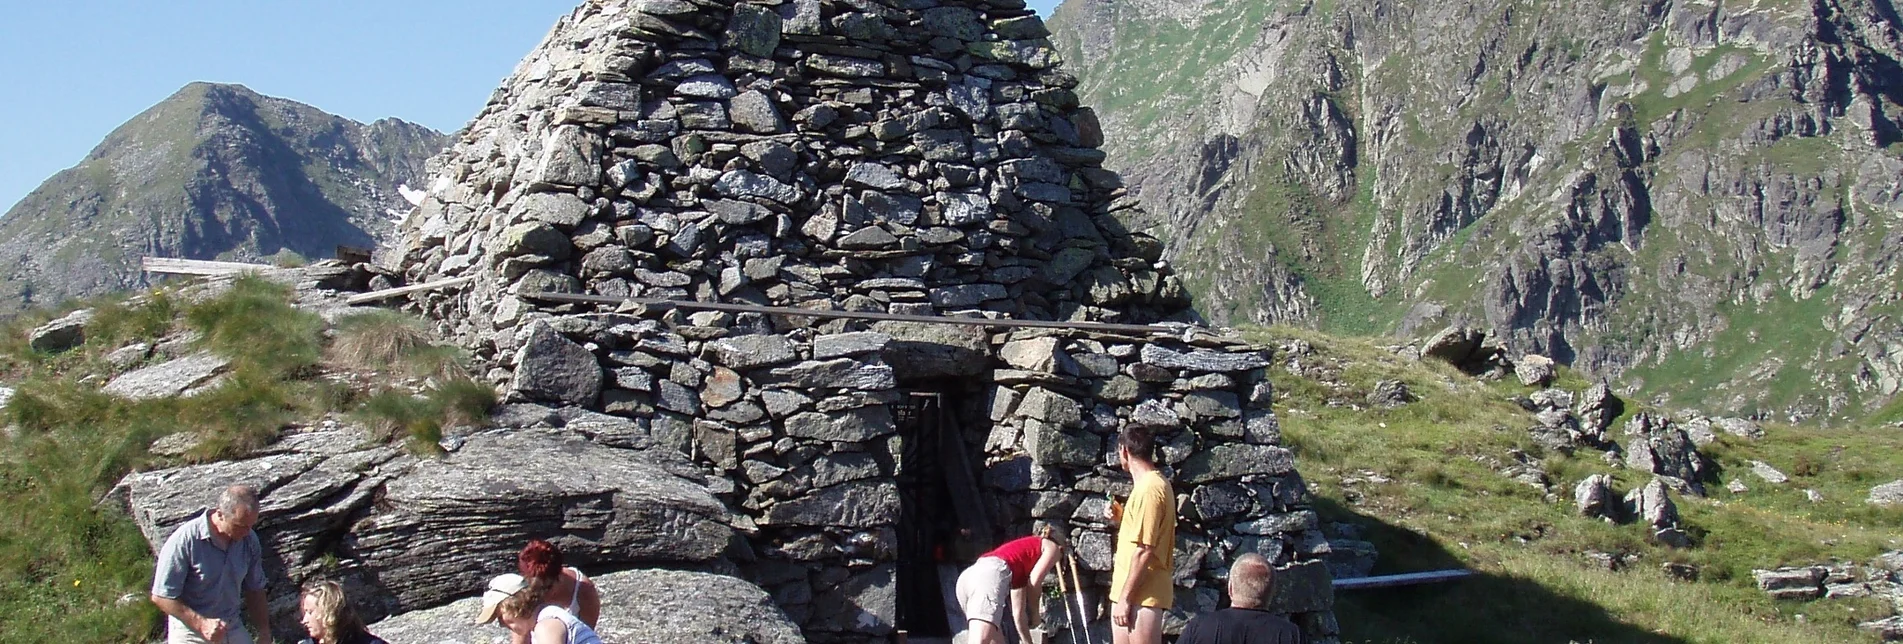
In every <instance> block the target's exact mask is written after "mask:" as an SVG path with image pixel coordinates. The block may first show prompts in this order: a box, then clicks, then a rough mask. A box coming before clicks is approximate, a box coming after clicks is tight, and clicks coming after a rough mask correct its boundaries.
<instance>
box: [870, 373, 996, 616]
mask: <svg viewBox="0 0 1903 644" xmlns="http://www.w3.org/2000/svg"><path fill="white" fill-rule="evenodd" d="M974 393H975V392H973V391H971V390H970V386H969V383H966V382H931V383H919V384H916V385H914V386H912V387H909V388H908V392H907V395H906V398H905V400H904V401H903V402H902V404H901V405H899V406H897V411H898V414H897V418H896V419H895V420H896V422H897V424H898V430H899V439H900V446H901V447H900V452H899V463H898V486H899V507H900V512H899V525H898V580H897V582H898V615H897V618H898V620H897V625H898V628H899V629H901V630H904V631H906V632H907V634H908V635H910V636H912V637H924V638H941V637H950V636H951V635H952V634H953V633H955V632H957V631H958V630H961V628H962V626H963V624H961V623H958V616H957V615H958V613H957V609H956V606H957V604H956V600H955V598H954V594H953V587H954V585H955V583H956V582H957V576H958V573H959V571H961V570H963V567H964V565H966V564H968V563H970V562H971V561H972V560H974V559H975V558H976V557H977V555H978V553H982V552H984V551H986V550H988V549H990V548H991V547H993V546H995V545H996V543H997V527H996V526H997V522H996V520H995V518H994V517H993V516H991V511H990V503H988V502H987V500H986V498H985V497H984V495H983V492H982V488H981V486H980V484H979V482H980V479H979V476H980V472H981V468H982V466H983V462H982V461H981V460H980V459H981V456H980V455H981V452H979V451H978V450H977V449H975V448H974V447H973V446H972V445H971V444H970V443H969V442H968V441H967V433H968V432H969V431H970V430H971V428H970V427H968V425H969V421H970V418H971V416H970V415H969V414H966V413H963V412H965V411H966V408H967V407H968V402H969V401H971V400H972V399H973V398H972V397H973V395H974Z"/></svg>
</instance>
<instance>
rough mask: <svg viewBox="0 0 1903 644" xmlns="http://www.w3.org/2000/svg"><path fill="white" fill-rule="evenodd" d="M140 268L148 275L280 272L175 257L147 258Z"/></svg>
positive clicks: (239, 264) (248, 265)
mask: <svg viewBox="0 0 1903 644" xmlns="http://www.w3.org/2000/svg"><path fill="white" fill-rule="evenodd" d="M139 266H140V268H142V269H144V270H145V271H146V272H148V273H162V274H166V275H231V274H234V273H253V272H264V271H275V270H278V267H276V266H270V265H266V264H246V263H242V262H213V261H207V260H202V259H178V258H174V257H147V258H144V259H141V260H139Z"/></svg>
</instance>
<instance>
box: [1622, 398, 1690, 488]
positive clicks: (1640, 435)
mask: <svg viewBox="0 0 1903 644" xmlns="http://www.w3.org/2000/svg"><path fill="white" fill-rule="evenodd" d="M1625 434H1626V436H1628V437H1629V438H1630V440H1629V441H1628V442H1627V444H1626V455H1625V463H1626V466H1627V467H1630V468H1632V469H1635V470H1638V471H1641V472H1646V473H1650V474H1658V475H1660V476H1669V477H1673V478H1676V479H1680V480H1683V481H1685V483H1686V484H1687V485H1688V486H1689V489H1690V491H1691V492H1692V493H1693V494H1698V495H1700V496H1702V495H1704V493H1705V486H1704V483H1703V481H1704V478H1705V470H1706V466H1705V457H1704V455H1702V454H1699V453H1698V448H1697V446H1696V445H1695V444H1693V443H1692V440H1691V437H1690V436H1687V435H1686V434H1685V431H1684V430H1682V429H1679V428H1678V426H1677V425H1675V424H1673V423H1672V421H1671V420H1669V419H1665V418H1661V417H1658V416H1653V415H1651V414H1643V413H1642V414H1638V415H1636V416H1634V417H1633V418H1632V420H1630V421H1628V422H1626V426H1625Z"/></svg>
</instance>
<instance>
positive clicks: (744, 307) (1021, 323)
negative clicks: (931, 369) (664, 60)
mask: <svg viewBox="0 0 1903 644" xmlns="http://www.w3.org/2000/svg"><path fill="white" fill-rule="evenodd" d="M522 297H526V298H530V299H536V300H542V301H545V302H557V303H563V304H639V305H642V306H648V307H654V308H659V309H663V310H665V309H667V308H678V309H682V310H687V311H726V312H729V313H763V314H767V315H791V316H804V317H813V318H827V319H844V320H873V321H880V322H920V323H924V324H955V325H963V326H982V327H991V328H1004V329H1066V330H1073V331H1102V332H1105V333H1126V334H1134V335H1138V336H1149V335H1178V334H1181V333H1182V332H1183V330H1184V329H1185V328H1189V327H1184V326H1162V325H1149V324H1111V323H1108V322H1046V321H1043V320H1011V319H1002V320H994V319H990V318H956V317H942V316H935V315H901V314H897V313H872V312H866V311H833V310H814V309H797V308H790V307H783V306H757V305H753V304H727V303H723V302H693V301H686V300H654V299H644V298H638V297H607V296H602V295H576V294H573V293H524V294H523V295H522Z"/></svg>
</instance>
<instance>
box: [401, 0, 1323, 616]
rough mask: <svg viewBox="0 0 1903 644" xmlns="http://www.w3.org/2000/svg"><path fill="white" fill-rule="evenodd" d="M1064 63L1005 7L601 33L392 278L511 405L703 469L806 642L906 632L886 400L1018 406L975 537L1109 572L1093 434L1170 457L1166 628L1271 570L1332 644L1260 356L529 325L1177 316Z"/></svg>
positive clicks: (606, 7) (702, 12)
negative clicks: (1277, 569) (993, 530)
mask: <svg viewBox="0 0 1903 644" xmlns="http://www.w3.org/2000/svg"><path fill="white" fill-rule="evenodd" d="M1047 36H1048V34H1047V32H1046V31H1045V30H1044V27H1043V24H1042V23H1041V21H1039V20H1038V18H1037V17H1036V16H1035V14H1034V13H1033V12H1032V11H1030V10H1028V9H1026V8H1025V6H1024V3H1023V1H1022V0H891V1H888V0H840V1H834V0H764V1H758V2H734V1H733V0H593V1H590V2H588V3H587V4H584V5H583V6H581V7H580V8H578V9H576V10H575V12H574V13H572V14H571V15H569V16H567V17H566V18H564V19H563V20H562V21H561V22H560V23H559V24H558V25H557V26H556V28H555V30H554V31H553V32H552V33H551V34H550V35H549V37H548V38H547V39H546V40H545V41H544V43H543V44H542V45H541V46H540V47H538V48H537V50H536V51H535V52H533V53H531V54H530V55H529V57H528V58H526V59H525V60H524V61H523V62H522V64H521V66H520V67H518V68H517V70H516V72H515V74H514V76H513V77H511V78H510V80H509V81H508V82H507V83H506V84H505V85H504V86H503V87H502V88H501V89H499V90H498V91H497V92H496V94H495V96H494V97H493V99H492V100H491V102H490V104H489V105H488V106H487V107H486V108H485V109H484V111H483V112H482V114H480V115H479V116H478V117H477V118H476V119H475V120H474V121H472V122H471V124H470V126H469V127H468V128H467V129H466V130H465V131H464V133H463V134H462V136H461V138H460V140H459V141H458V142H457V143H456V144H455V146H454V147H453V148H452V149H451V150H450V151H448V152H447V153H445V154H444V155H443V156H442V157H439V158H438V159H436V160H434V161H433V162H432V164H433V172H434V173H435V174H436V179H435V180H434V181H433V182H432V185H431V187H430V191H429V194H428V196H427V197H426V198H425V199H424V200H423V202H422V204H421V205H420V206H419V207H418V210H417V211H416V212H414V213H412V214H411V216H410V218H409V220H408V222H407V223H406V225H405V248H404V249H403V251H402V259H401V270H402V272H403V274H404V277H405V279H406V280H408V281H410V282H412V283H419V282H424V281H434V280H438V279H444V278H453V277H465V276H473V277H474V280H473V281H472V282H470V283H469V284H468V285H467V286H464V287H459V288H455V289H449V290H443V291H434V292H425V293H419V294H416V295H413V300H412V302H411V303H412V305H413V306H414V307H415V308H417V309H419V310H421V311H422V312H424V313H425V314H426V316H427V317H429V318H431V319H433V320H435V321H436V322H437V323H438V325H439V326H440V328H441V330H442V331H444V332H445V333H446V334H447V335H448V336H449V337H454V338H458V339H459V341H461V342H462V343H463V344H465V345H466V346H468V347H469V348H471V349H472V351H473V352H474V353H475V355H476V357H477V358H478V359H479V360H480V361H481V362H482V363H484V364H486V365H489V366H490V367H491V369H490V371H489V374H488V375H489V378H490V380H492V381H493V382H495V383H496V384H498V385H504V386H505V390H506V392H507V396H508V397H509V399H511V400H513V401H524V402H541V403H549V404H554V405H557V406H562V407H566V408H571V409H573V408H582V409H588V410H593V411H596V412H605V413H606V414H611V415H614V416H617V417H621V418H624V419H630V420H631V421H632V422H631V423H619V424H615V423H601V424H599V426H601V427H606V428H609V429H604V430H602V431H598V432H593V433H591V430H590V429H589V424H588V423H580V424H578V423H573V422H571V423H568V425H567V426H566V427H567V429H570V430H573V431H577V432H580V433H583V434H588V437H589V438H590V439H592V440H594V441H596V442H599V443H606V444H609V445H618V444H625V445H628V446H651V445H663V446H667V447H672V448H675V449H678V450H680V451H682V452H685V453H687V454H690V455H691V456H692V457H693V458H694V459H695V460H696V461H697V462H699V463H700V464H701V465H702V466H703V467H705V468H707V469H708V470H709V472H710V473H712V474H714V475H715V476H713V477H712V479H713V480H714V482H713V486H714V488H715V490H714V492H715V493H716V494H717V495H718V496H719V497H720V498H721V499H722V500H723V501H724V502H726V503H727V504H728V506H729V507H730V508H732V509H733V510H734V512H735V513H737V514H739V515H742V516H743V517H745V519H743V520H742V521H743V522H744V521H751V522H752V523H753V525H752V526H743V530H742V532H743V533H745V535H746V538H745V539H744V540H742V542H743V545H744V547H741V546H739V545H737V546H736V547H735V548H734V549H733V551H732V552H731V553H730V556H731V557H732V558H733V559H734V560H735V561H736V563H739V564H740V568H741V570H742V571H743V572H744V573H745V574H746V576H747V577H748V578H749V579H750V580H752V581H754V582H755V583H757V584H759V585H760V586H762V587H763V588H764V589H765V590H767V591H768V592H769V593H770V594H771V595H772V597H773V599H774V601H775V603H776V604H778V605H779V606H781V607H782V608H783V609H785V610H786V612H787V613H788V614H789V615H790V616H791V617H792V618H793V619H794V620H795V621H797V622H799V624H800V625H801V627H802V629H803V630H804V631H805V634H806V635H807V637H808V638H809V639H812V640H814V641H822V642H823V641H861V640H864V639H867V638H869V637H878V636H883V635H886V634H888V633H889V632H890V631H891V630H892V629H893V628H894V623H893V622H894V618H895V613H896V604H895V600H896V583H895V578H896V568H895V566H894V565H893V562H894V561H895V560H896V558H897V552H896V551H897V546H896V541H897V536H896V530H895V529H894V527H895V526H896V524H897V523H898V520H899V515H900V510H899V507H898V494H897V485H896V478H895V476H896V475H895V470H896V461H897V460H898V457H899V453H898V451H899V448H900V446H901V441H900V439H899V437H898V432H897V423H896V422H895V420H894V412H895V409H894V406H895V405H897V404H900V402H901V400H902V396H903V394H902V393H901V389H900V386H899V380H900V378H901V377H904V378H909V379H920V378H932V377H957V378H968V379H971V380H968V381H967V382H973V383H994V382H995V383H996V385H997V386H998V387H999V388H1000V389H999V391H1000V393H999V396H1000V399H1001V401H1002V400H1006V399H1012V396H1015V397H1016V398H1015V399H1013V400H1014V401H1015V404H1007V405H1005V408H1006V411H1005V415H1004V416H1003V417H1004V418H1005V420H1004V421H1003V425H1002V426H1001V427H1008V428H1010V429H1000V430H999V431H998V432H996V434H997V436H996V438H997V440H996V441H990V444H989V445H985V446H984V447H985V453H986V454H987V455H988V456H989V457H991V462H989V463H988V464H987V466H986V471H985V472H984V473H983V475H984V480H985V481H987V482H988V484H989V485H990V486H991V487H990V488H989V490H991V491H996V492H999V493H1000V494H998V495H996V498H994V499H991V500H992V501H993V502H994V507H993V508H992V510H993V511H994V514H996V515H997V517H998V518H1000V519H1003V520H1008V521H1011V522H1021V523H1026V524H1028V522H1029V520H1031V518H1033V517H1041V518H1050V519H1061V520H1065V521H1070V522H1076V523H1078V524H1079V525H1082V526H1084V527H1086V528H1087V531H1086V532H1085V535H1086V536H1085V537H1084V538H1083V542H1084V543H1086V544H1089V548H1090V549H1089V550H1088V551H1087V557H1086V559H1087V565H1088V566H1089V567H1090V568H1091V569H1092V570H1094V571H1102V570H1105V569H1107V567H1108V563H1107V562H1108V554H1107V553H1108V549H1107V548H1108V543H1109V540H1108V534H1109V533H1108V532H1107V529H1106V528H1105V527H1104V526H1103V525H1102V524H1101V521H1100V520H1096V519H1089V518H1088V515H1089V513H1088V511H1087V510H1085V509H1080V506H1083V505H1086V503H1085V502H1084V499H1087V498H1088V499H1095V501H1094V502H1093V503H1094V504H1095V505H1097V506H1101V505H1102V504H1103V503H1104V499H1105V498H1107V497H1106V496H1105V495H1106V493H1111V492H1118V491H1124V492H1127V482H1126V483H1124V484H1122V485H1123V487H1122V488H1120V487H1119V484H1118V483H1116V481H1117V480H1118V478H1117V476H1116V474H1115V472H1114V469H1113V468H1112V462H1111V461H1110V460H1108V459H1107V458H1106V455H1107V454H1110V453H1111V452H1110V451H1108V450H1107V445H1108V443H1106V442H1105V441H1106V437H1107V436H1108V435H1109V434H1108V433H1107V432H1110V431H1113V430H1114V428H1115V427H1116V426H1117V423H1118V422H1125V421H1128V422H1138V423H1150V424H1152V425H1154V426H1156V427H1158V428H1159V429H1165V430H1167V431H1165V432H1164V436H1165V438H1166V439H1167V440H1168V441H1169V445H1168V447H1167V448H1166V450H1165V452H1166V454H1167V458H1166V463H1167V464H1168V466H1169V467H1170V468H1171V471H1172V473H1173V474H1175V475H1176V478H1177V479H1178V485H1179V488H1178V489H1179V492H1182V493H1183V494H1184V495H1185V496H1184V503H1183V506H1184V508H1185V519H1186V522H1185V524H1184V528H1183V530H1182V534H1183V535H1184V543H1183V544H1182V545H1183V547H1184V548H1183V550H1182V554H1181V557H1182V559H1181V560H1182V561H1184V562H1185V563H1184V564H1183V565H1184V568H1183V569H1182V574H1181V575H1179V578H1178V582H1179V583H1180V584H1181V585H1183V586H1184V587H1185V588H1186V589H1190V590H1186V591H1185V592H1184V601H1183V602H1182V606H1183V607H1184V608H1186V609H1190V610H1201V609H1206V608H1213V607H1214V604H1215V601H1216V597H1217V596H1218V594H1217V591H1216V589H1218V588H1220V587H1221V584H1220V582H1218V581H1216V579H1217V575H1218V574H1219V573H1220V572H1221V569H1222V568H1223V566H1225V565H1226V562H1227V558H1228V557H1230V556H1233V554H1234V553H1235V552H1237V551H1238V550H1241V549H1247V550H1254V551H1258V552H1262V553H1264V554H1265V555H1269V556H1270V557H1271V559H1274V560H1275V561H1277V562H1278V563H1279V564H1281V565H1283V566H1284V567H1286V568H1288V572H1287V573H1286V576H1285V578H1284V579H1285V581H1284V582H1283V583H1281V584H1280V585H1281V587H1282V588H1283V590H1282V591H1280V592H1281V594H1282V596H1283V600H1282V601H1281V604H1282V605H1283V606H1284V607H1285V608H1288V609H1289V610H1293V611H1295V612H1297V613H1300V614H1301V615H1303V617H1302V619H1303V620H1304V621H1305V622H1306V623H1308V625H1309V627H1310V631H1311V636H1312V637H1314V638H1316V639H1317V640H1319V641H1329V640H1330V639H1331V638H1332V637H1333V635H1334V632H1335V629H1334V624H1333V618H1332V613H1330V612H1328V611H1329V606H1330V604H1331V602H1332V592H1330V591H1329V589H1328V585H1327V583H1326V580H1327V577H1326V566H1325V564H1322V563H1321V557H1323V556H1324V555H1325V554H1326V550H1327V545H1326V544H1327V541H1326V539H1325V538H1323V537H1322V535H1321V533H1320V531H1319V530H1317V529H1316V523H1317V522H1316V519H1315V515H1314V514H1313V512H1312V511H1310V510H1309V509H1308V507H1307V505H1306V501H1305V497H1304V493H1303V491H1302V486H1301V483H1300V479H1299V477H1298V476H1297V475H1296V474H1295V473H1294V470H1293V463H1292V460H1291V459H1290V456H1289V454H1288V452H1286V451H1285V450H1282V449H1280V448H1279V447H1276V446H1275V443H1276V442H1277V441H1278V438H1279V437H1278V433H1277V431H1276V425H1275V421H1274V417H1273V415H1271V414H1269V413H1268V403H1269V390H1268V388H1267V386H1266V385H1265V384H1264V383H1263V376H1262V367H1263V366H1266V365H1267V360H1266V357H1265V356H1263V355H1262V354H1260V353H1259V352H1256V351H1255V350H1254V349H1252V348H1249V347H1244V346H1240V345H1235V344H1230V343H1225V342H1222V341H1218V340H1215V339H1212V338H1208V337H1206V336H1205V337H1203V338H1202V339H1197V340H1192V341H1189V342H1190V344H1185V343H1184V342H1180V341H1179V342H1174V343H1151V342H1146V341H1144V340H1142V339H1138V338H1114V337H1109V336H1087V335H1077V334H1057V335H1045V336H1036V335H1035V334H1018V335H1012V336H1010V337H997V338H994V337H992V336H991V335H989V334H987V333H985V332H983V331H981V330H976V329H971V330H970V331H971V332H970V333H966V332H964V331H955V330H950V329H951V327H943V326H939V325H922V326H920V325H906V324H893V323H881V324H879V325H868V324H866V323H864V322H848V321H844V320H836V319H831V320H829V319H826V318H822V317H817V316H801V315H779V314H775V315H767V314H759V313H741V314H729V313H712V312H702V313H693V314H687V313H683V312H681V311H678V310H646V309H643V308H642V307H638V306H637V307H628V308H624V309H622V310H618V311H615V312H597V311H595V310H594V309H592V308H586V307H578V306H574V305H567V306H556V305H551V304H548V303H546V302H541V301H537V300H535V299H534V298H532V297H528V295H529V294H532V293H537V292H559V293H587V294H596V295H605V296H612V297H638V298H650V299H658V300H697V301H720V302H727V303H743V304H756V305H765V306H775V307H789V308H798V309H807V310H848V311H860V312H879V313H893V314H925V315H944V316H966V317H972V316H982V317H992V318H1007V317H1008V318H1015V319H1031V320H1091V321H1108V322H1123V323H1147V322H1155V321H1161V320H1176V319H1186V318H1188V317H1189V316H1191V315H1193V313H1192V312H1191V311H1190V310H1189V308H1188V298H1187V294H1186V292H1185V290H1184V289H1183V287H1182V284H1181V283H1180V281H1179V280H1178V278H1177V277H1175V276H1174V275H1173V274H1171V272H1170V271H1169V268H1168V266H1167V265H1166V264H1165V263H1164V262H1163V261H1162V259H1161V256H1162V251H1163V247H1162V245H1161V244H1160V243H1158V242H1157V241H1156V240H1155V239H1153V238H1150V237H1148V236H1145V235H1142V234H1135V233H1130V232H1128V231H1126V230H1125V229H1124V228H1123V227H1122V226H1121V224H1119V217H1121V216H1122V215H1124V214H1127V213H1124V212H1123V211H1125V210H1127V209H1129V208H1133V207H1134V206H1135V201H1134V200H1133V199H1131V198H1130V197H1129V196H1128V195H1126V194H1125V192H1124V189H1123V187H1122V186H1121V181H1120V179H1119V178H1118V177H1117V175H1116V174H1115V173H1112V172H1109V171H1107V170H1104V169H1102V168H1101V166H1100V164H1101V162H1102V160H1103V153H1102V152H1101V151H1099V150H1098V149H1097V147H1098V146H1099V145H1100V144H1101V143H1102V134H1101V131H1100V129H1099V128H1098V125H1097V122H1096V117H1095V116H1094V114H1093V113H1092V112H1091V111H1090V110H1089V109H1087V108H1082V107H1080V106H1078V104H1077V97H1076V95H1075V94H1074V93H1073V92H1072V89H1073V88H1074V87H1075V86H1076V83H1077V81H1076V79H1075V78H1073V77H1071V76H1069V75H1068V74H1065V73H1064V72H1062V71H1061V70H1060V69H1058V60H1057V57H1056V55H1055V53H1054V51H1053V50H1052V49H1051V47H1050V45H1049V43H1048V41H1047V40H1046V37H1047ZM657 313H658V314H659V315H656V314H657ZM657 318H658V319H657ZM994 346H1002V347H1004V349H1003V350H1002V351H998V350H996V349H994ZM1027 347H1028V348H1038V347H1048V348H1049V349H1050V351H1049V352H1048V353H1049V355H1048V356H1046V357H1047V358H1048V360H1046V361H1027V359H1026V358H1025V357H1024V356H1025V355H1026V353H1025V352H1026V351H1027V350H1028V349H1027ZM1060 356H1062V357H1060ZM987 376H989V379H987V378H986V377H987ZM1006 391H1008V392H1011V393H1004V392H1006ZM1019 410H1022V412H1021V413H1020V411H1019ZM1029 414H1040V415H1042V416H1044V417H1031V416H1027V415H1029ZM1053 414H1055V415H1056V416H1053ZM1073 414H1074V415H1075V416H1076V418H1077V420H1075V421H1074V422H1073V421H1071V420H1069V419H1070V417H1071V415H1073ZM570 415H572V414H570ZM1053 419H1055V420H1053ZM965 420H967V421H981V420H983V418H981V417H979V418H967V419H965ZM968 438H972V437H968ZM983 438H984V435H983V431H982V430H980V432H979V435H978V436H976V437H975V438H972V442H973V443H977V442H978V441H979V440H980V439H983ZM1079 513H1083V514H1079ZM1073 515H1075V516H1073ZM1092 521H1095V523H1093V522H1092ZM1020 527H1028V525H1025V526H1020ZM1096 581H1097V583H1098V585H1099V592H1098V593H1097V594H1098V596H1101V587H1102V585H1103V582H1105V581H1107V579H1105V578H1103V577H1102V576H1101V575H1099V578H1098V579H1097V580H1096Z"/></svg>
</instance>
